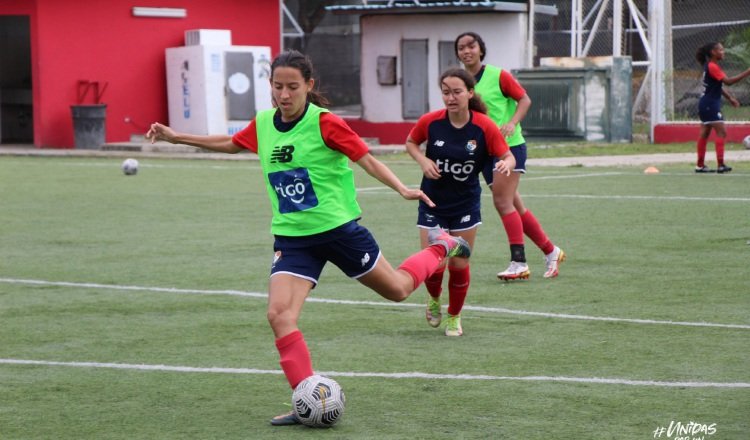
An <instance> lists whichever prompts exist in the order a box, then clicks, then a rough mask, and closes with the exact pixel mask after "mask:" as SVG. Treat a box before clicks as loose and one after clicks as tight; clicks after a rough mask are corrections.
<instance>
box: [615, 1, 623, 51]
mask: <svg viewBox="0 0 750 440" xmlns="http://www.w3.org/2000/svg"><path fill="white" fill-rule="evenodd" d="M622 2H623V0H614V1H613V3H612V56H613V57H619V56H621V55H622Z"/></svg>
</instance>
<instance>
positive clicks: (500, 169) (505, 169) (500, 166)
mask: <svg viewBox="0 0 750 440" xmlns="http://www.w3.org/2000/svg"><path fill="white" fill-rule="evenodd" d="M492 171H493V172H495V173H503V174H505V175H506V176H510V172H511V169H510V167H509V166H508V162H506V161H504V160H502V159H500V160H498V161H497V163H496V164H495V169H494V170H492Z"/></svg>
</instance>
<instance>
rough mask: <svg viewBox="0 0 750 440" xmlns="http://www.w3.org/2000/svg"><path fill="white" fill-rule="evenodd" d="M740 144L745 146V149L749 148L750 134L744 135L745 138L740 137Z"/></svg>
mask: <svg viewBox="0 0 750 440" xmlns="http://www.w3.org/2000/svg"><path fill="white" fill-rule="evenodd" d="M742 145H744V146H745V149H746V150H750V134H749V135H747V136H745V139H742Z"/></svg>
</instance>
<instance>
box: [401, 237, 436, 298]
mask: <svg viewBox="0 0 750 440" xmlns="http://www.w3.org/2000/svg"><path fill="white" fill-rule="evenodd" d="M444 258H445V248H444V247H443V246H442V245H436V246H428V247H426V248H424V249H422V250H421V251H419V252H417V253H416V254H414V255H412V256H410V257H409V258H407V259H406V260H404V262H403V263H401V266H399V267H398V268H399V270H403V271H405V272H407V273H408V274H409V275H411V277H412V278H413V279H414V290H416V289H417V287H419V285H420V284H422V283H423V282H424V280H426V279H427V277H429V276H430V275H432V274H433V273H434V272H435V271H436V270H437V269H438V268H439V267H440V264H441V263H442V262H443V259H444Z"/></svg>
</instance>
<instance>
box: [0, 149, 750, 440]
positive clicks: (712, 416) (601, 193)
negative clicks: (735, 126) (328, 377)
mask: <svg viewBox="0 0 750 440" xmlns="http://www.w3.org/2000/svg"><path fill="white" fill-rule="evenodd" d="M652 148H653V146H652ZM550 150H551V149H550ZM537 153H538V151H536V150H535V151H534V152H533V153H532V155H533V156H534V157H538V156H539V155H538V154H537ZM623 154H625V153H623ZM402 159H403V157H399V156H394V157H386V158H384V159H383V160H385V161H386V162H388V163H389V164H390V165H391V166H392V168H393V169H394V171H395V172H396V173H397V174H398V175H399V176H401V177H402V179H403V180H404V181H405V182H407V183H410V184H416V183H417V182H418V181H419V170H418V167H417V166H416V165H415V164H414V163H411V162H409V161H405V160H402ZM119 163H120V159H84V158H7V157H3V158H0V188H2V189H0V278H1V279H2V280H4V281H0V359H14V360H32V361H45V362H63V363H78V362H94V363H112V364H120V365H126V364H127V365H145V366H158V365H164V366H171V367H176V366H182V367H194V368H211V367H218V368H234V369H257V370H271V371H275V372H276V373H278V371H279V366H278V354H277V352H276V349H275V347H274V345H273V336H272V333H271V331H270V329H269V327H268V324H267V322H266V319H265V299H264V298H262V297H252V296H238V295H231V294H229V293H231V292H229V291H241V292H257V293H260V294H262V293H264V292H265V291H266V286H267V278H268V270H269V266H270V261H271V257H272V251H271V246H272V238H271V236H270V234H269V219H270V217H269V212H268V211H269V208H268V202H267V199H266V197H267V196H266V190H265V188H264V187H263V186H262V178H261V175H260V172H259V168H258V165H257V162H252V161H242V162H235V161H231V162H230V161H227V162H224V161H184V160H156V159H146V158H143V159H141V163H142V166H141V170H140V173H139V175H137V176H135V177H125V176H123V175H122V174H121V173H120V171H119ZM737 165H738V166H736V167H735V171H733V172H732V173H731V174H729V175H723V176H720V175H715V174H714V175H695V174H694V173H693V172H692V170H691V167H690V166H684V165H683V166H678V165H668V166H662V167H660V168H661V171H662V172H661V173H660V174H658V175H652V176H646V175H644V174H643V173H642V170H641V169H640V168H628V167H624V168H579V167H571V168H535V169H533V170H532V172H530V173H529V174H528V175H526V176H525V177H524V178H523V179H522V185H521V193H522V194H523V195H524V199H525V201H526V204H527V205H528V206H529V207H530V208H531V209H532V210H533V211H534V213H535V214H536V216H537V217H538V218H539V219H540V220H541V222H542V224H543V226H544V228H545V230H546V231H547V232H548V234H549V235H550V237H551V238H552V239H553V240H554V241H555V242H556V243H557V244H559V245H560V246H561V247H563V248H564V249H565V251H566V253H568V254H569V261H567V262H566V263H564V264H563V266H562V270H561V276H560V277H559V278H557V279H555V280H545V279H543V278H542V277H541V274H542V273H543V263H542V254H541V252H539V250H538V249H537V248H536V247H535V246H534V245H533V244H532V243H530V242H528V241H527V255H528V257H529V262H530V265H531V269H532V278H531V279H530V280H529V281H528V282H519V283H498V282H497V281H496V280H495V279H494V276H495V273H496V272H497V271H498V270H500V269H502V268H504V266H505V265H506V263H507V260H508V255H509V252H508V249H507V244H506V243H507V242H506V238H505V235H504V232H503V231H502V226H501V224H500V220H499V219H498V217H497V215H496V213H494V211H493V210H492V208H491V204H490V200H489V197H488V196H487V195H486V194H485V196H484V199H483V201H484V205H485V206H484V208H483V213H484V216H485V218H484V225H483V226H482V227H481V229H480V232H479V237H478V240H477V243H478V244H477V246H476V248H475V249H474V254H473V257H472V266H471V267H472V284H471V289H470V293H469V296H468V298H467V309H466V310H465V311H464V318H463V325H464V331H465V335H464V336H463V337H462V338H450V339H449V338H446V337H445V336H443V335H442V332H441V331H440V330H435V329H432V328H430V327H428V326H427V324H426V322H425V321H424V310H423V308H422V304H423V302H424V301H425V296H426V295H425V292H424V290H423V288H420V290H418V291H417V292H416V293H415V294H414V295H413V296H412V297H410V298H409V299H408V300H407V301H406V302H405V303H404V304H390V303H387V302H386V301H384V300H381V299H380V298H379V297H378V296H377V295H376V294H375V293H373V292H371V291H369V290H367V289H366V288H364V287H362V286H360V285H359V284H358V283H356V282H354V281H352V280H350V279H348V278H346V277H345V276H343V275H342V274H341V273H340V272H339V271H338V269H336V268H335V267H334V266H330V265H329V266H328V267H327V268H326V270H325V271H324V273H323V276H322V278H321V282H320V285H319V286H318V287H317V288H316V289H315V290H314V291H313V293H312V295H311V296H312V298H314V299H330V300H347V301H349V302H351V301H354V302H359V301H361V302H364V303H359V304H358V303H354V304H351V303H344V304H335V303H334V304H330V303H320V302H310V303H308V304H306V306H305V309H304V311H303V314H302V317H301V321H300V324H301V327H302V330H303V331H304V333H305V337H306V339H307V342H308V345H309V347H310V350H311V352H312V355H313V362H314V366H315V368H316V370H317V371H321V372H330V373H332V375H333V376H334V378H336V379H337V380H338V381H339V382H340V383H341V384H342V386H343V387H344V389H345V391H346V393H347V398H348V404H347V408H346V414H345V416H344V418H343V420H342V422H341V423H340V424H339V425H338V426H336V427H335V428H334V429H331V430H312V429H308V428H304V427H282V428H273V427H271V426H270V425H269V424H268V419H269V418H270V417H272V416H273V415H276V414H277V413H280V412H282V411H285V410H287V409H288V408H289V406H288V403H289V396H290V391H289V389H288V386H287V384H286V381H285V380H284V378H283V376H281V375H280V374H271V373H263V374H249V373H248V374H239V373H211V372H200V371H194V372H184V371H156V370H135V369H127V368H102V367H94V366H89V367H86V366H82V365H79V366H74V365H78V364H61V365H52V364H49V363H46V364H40V365H22V364H21V365H20V364H12V363H7V362H2V361H0V439H3V440H6V439H24V440H26V439H188V438H189V439H241V438H242V439H244V438H252V439H266V438H268V439H271V438H273V439H297V438H321V439H322V438H325V439H459V438H460V439H478V438H491V439H495V438H507V439H522V440H526V439H556V440H557V439H602V438H611V439H615V438H617V439H646V438H654V435H653V432H654V430H655V429H657V428H659V427H668V426H669V425H670V423H671V422H672V421H674V422H681V423H683V424H687V423H689V422H690V421H694V422H697V423H703V424H707V425H710V424H716V429H717V433H716V434H715V435H714V436H711V437H706V438H711V439H713V438H716V439H744V438H747V434H748V432H750V422H749V421H748V418H747V414H748V413H750V388H747V387H744V388H743V387H737V386H728V387H710V386H707V387H688V386H676V387H675V386H671V387H670V386H664V385H663V384H661V385H660V384H658V383H652V384H651V385H645V384H643V385H625V384H608V383H595V382H587V383H583V382H570V381H564V380H561V379H557V380H538V379H537V380H534V379H533V377H537V376H539V377H558V378H562V377H566V378H581V379H592V378H603V379H622V380H634V381H646V382H649V381H654V382H721V383H729V384H732V383H745V384H747V383H750V372H749V371H750V370H749V369H748V365H750V337H749V336H750V328H748V327H749V326H750V315H748V308H749V306H750V297H749V296H748V292H749V291H750V283H749V282H748V276H747V275H748V261H750V245H749V244H750V222H748V213H749V212H750V209H748V208H749V207H750V171H748V170H747V169H746V168H747V167H744V166H742V165H740V164H737ZM355 170H356V173H357V181H358V184H359V186H360V187H362V188H371V187H381V188H382V185H379V184H377V183H376V182H375V181H374V180H373V179H372V178H370V177H369V176H366V175H365V174H364V173H363V172H361V171H360V170H359V169H358V168H357V167H355ZM359 200H360V203H361V205H362V208H363V211H364V215H363V220H362V223H363V224H364V225H365V226H367V227H368V228H369V229H370V230H371V231H372V232H373V234H374V235H375V236H376V238H377V239H378V241H379V243H380V245H381V247H382V249H383V251H384V253H385V255H386V256H387V258H388V260H389V261H390V262H391V263H392V264H398V262H400V261H401V260H403V259H404V258H405V257H406V256H408V255H409V254H410V253H411V252H413V251H414V250H416V248H417V247H418V244H419V241H418V235H417V231H416V228H415V227H414V222H415V219H416V204H415V203H414V202H408V201H404V200H401V199H400V198H399V197H398V196H397V195H396V194H395V193H393V192H392V191H390V190H388V189H385V188H382V189H378V190H374V191H365V192H362V193H361V194H360V197H359ZM11 279H15V280H39V281H46V283H38V284H30V283H26V282H21V281H15V282H13V281H9V280H11ZM54 282H67V283H72V284H69V285H60V284H54ZM100 285H111V286H135V287H141V288H143V289H141V290H132V289H131V290H124V289H115V288H108V287H106V286H100ZM155 288H161V289H162V290H155ZM166 289H184V291H178V290H172V291H168V290H166ZM196 290H197V291H200V292H203V294H201V293H200V292H195V291H196ZM208 291H213V293H214V294H210V295H209V294H206V293H210V292H208ZM222 292H223V293H222ZM373 303H374V304H373ZM480 308H483V309H480ZM522 311H528V312H541V313H548V314H552V315H547V316H539V315H530V314H524V313H521V312H522ZM565 315H579V316H587V317H611V318H623V319H624V320H622V319H621V320H614V321H599V320H586V319H571V318H570V317H565ZM628 320H630V321H628ZM632 320H650V321H655V322H652V323H648V322H639V321H632ZM667 321H671V322H687V323H701V322H704V323H709V324H723V325H729V327H726V326H724V327H721V326H696V325H675V324H668V323H665V322H667ZM731 325H735V326H739V327H731ZM335 372H339V373H347V372H354V373H368V372H369V373H392V374H396V373H405V372H422V373H431V374H444V375H457V374H464V375H470V376H477V375H487V376H498V377H505V378H506V379H496V380H477V379H474V380H458V379H455V378H453V379H439V378H394V377H376V376H364V377H352V376H347V375H343V374H340V375H338V376H337V375H336V374H335ZM522 378H526V379H522ZM661 438H666V434H665V435H664V436H662V437H661ZM672 438H675V437H674V436H673V437H672Z"/></svg>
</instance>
